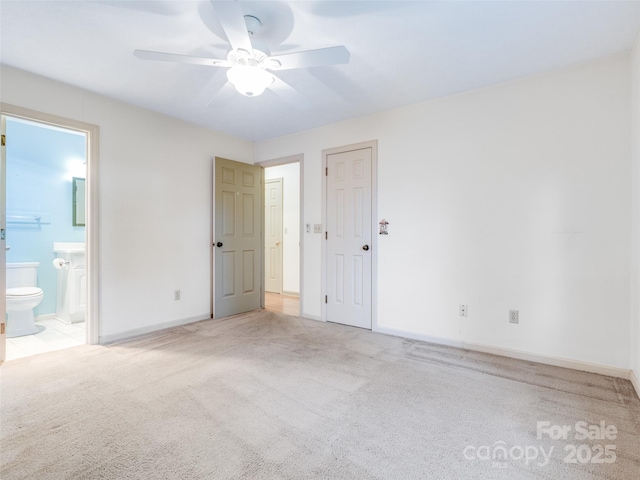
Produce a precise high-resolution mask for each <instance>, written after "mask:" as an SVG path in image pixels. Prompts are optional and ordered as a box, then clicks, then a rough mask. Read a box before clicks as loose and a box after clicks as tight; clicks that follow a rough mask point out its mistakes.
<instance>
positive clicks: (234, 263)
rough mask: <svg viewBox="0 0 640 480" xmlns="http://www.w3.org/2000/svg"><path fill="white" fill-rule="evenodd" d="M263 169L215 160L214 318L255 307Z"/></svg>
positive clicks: (259, 283) (259, 294)
mask: <svg viewBox="0 0 640 480" xmlns="http://www.w3.org/2000/svg"><path fill="white" fill-rule="evenodd" d="M263 172H264V170H263V169H262V168H261V167H258V166H256V165H250V164H246V163H240V162H234V161H232V160H226V159H222V158H216V159H215V173H214V175H215V183H214V185H215V197H214V198H215V207H214V212H215V232H214V233H215V235H214V247H213V248H214V251H215V255H214V278H215V283H214V291H215V296H214V298H215V302H214V316H215V317H216V318H220V317H226V316H229V315H235V314H238V313H242V312H248V311H250V310H256V309H258V308H260V307H261V303H262V278H263V277H262V265H263V263H262V240H263V239H262V198H263V190H262V185H263V178H264V176H263V175H264V173H263Z"/></svg>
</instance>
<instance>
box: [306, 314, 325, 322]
mask: <svg viewBox="0 0 640 480" xmlns="http://www.w3.org/2000/svg"><path fill="white" fill-rule="evenodd" d="M301 317H302V318H306V319H307V320H317V321H318V322H322V317H320V315H309V314H308V313H304V312H302V315H301Z"/></svg>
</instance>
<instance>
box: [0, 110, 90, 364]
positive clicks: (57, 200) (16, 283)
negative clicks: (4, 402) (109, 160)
mask: <svg viewBox="0 0 640 480" xmlns="http://www.w3.org/2000/svg"><path fill="white" fill-rule="evenodd" d="M2 126H3V132H2V133H3V140H5V139H6V142H5V141H3V150H2V168H3V173H4V174H3V178H2V182H1V183H2V185H1V187H2V195H3V199H4V200H5V202H4V205H3V209H2V213H3V215H2V220H3V225H2V227H3V230H4V231H5V232H6V240H5V241H4V243H5V245H4V249H2V250H3V251H2V262H1V263H2V267H4V268H3V269H2V270H4V274H3V280H4V281H5V282H6V295H5V301H6V305H5V307H6V308H5V318H4V325H3V327H4V328H3V330H4V332H3V333H6V335H3V336H2V338H1V339H0V340H2V343H3V345H2V347H3V348H2V349H0V350H1V352H2V357H3V358H0V360H14V359H17V358H21V357H26V356H31V355H35V354H38V353H44V352H48V351H53V350H58V349H61V348H68V347H72V346H76V345H82V344H86V343H97V341H98V339H97V337H98V335H97V334H98V329H97V314H92V313H93V311H94V310H96V307H97V304H96V302H95V301H92V300H91V298H90V297H91V293H92V292H93V291H94V290H95V289H97V282H96V281H95V280H93V281H92V280H91V278H92V277H93V278H95V277H96V275H95V273H96V272H93V268H91V267H90V265H91V264H92V263H93V264H94V265H95V262H92V257H93V256H95V254H96V253H97V252H95V251H94V250H95V249H92V248H89V243H90V242H89V238H91V237H92V238H93V242H95V241H96V240H97V228H96V225H93V222H94V216H93V215H91V213H92V212H94V211H95V209H96V207H97V202H96V201H95V197H96V195H97V190H96V188H95V183H96V180H95V173H94V175H93V179H92V178H91V177H90V175H89V166H90V165H91V164H93V167H94V168H95V167H97V136H98V129H97V127H95V126H93V125H88V124H84V123H81V122H75V121H72V120H67V119H63V118H60V117H54V116H51V115H47V114H41V113H39V112H34V111H30V110H26V109H22V108H20V107H13V106H8V105H6V104H3V105H2ZM67 126H68V127H69V128H67ZM94 143H95V144H94ZM92 182H93V184H94V187H93V192H91V191H90V189H91V183H92ZM92 198H93V200H91V199H92ZM91 204H93V205H91ZM90 217H91V218H90ZM90 230H92V233H90ZM90 271H91V272H92V273H91V274H90V275H89V272H90ZM27 303H29V305H26V304H27ZM25 305H26V306H27V307H28V308H26V307H25ZM23 307H25V308H23Z"/></svg>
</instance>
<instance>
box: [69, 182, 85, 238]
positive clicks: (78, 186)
mask: <svg viewBox="0 0 640 480" xmlns="http://www.w3.org/2000/svg"><path fill="white" fill-rule="evenodd" d="M84 182H85V180H84V178H78V177H73V186H72V191H73V220H72V222H73V226H74V227H84V226H85V214H84V212H85V188H84Z"/></svg>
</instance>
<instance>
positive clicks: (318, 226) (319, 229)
mask: <svg viewBox="0 0 640 480" xmlns="http://www.w3.org/2000/svg"><path fill="white" fill-rule="evenodd" d="M313 233H322V224H321V223H314V224H313Z"/></svg>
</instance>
